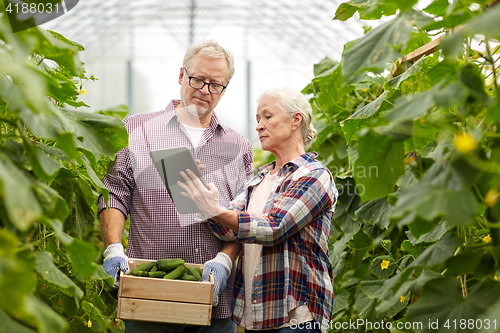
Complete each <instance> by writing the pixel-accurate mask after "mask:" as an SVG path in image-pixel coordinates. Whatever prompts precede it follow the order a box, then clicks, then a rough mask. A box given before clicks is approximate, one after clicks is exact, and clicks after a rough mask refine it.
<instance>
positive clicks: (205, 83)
mask: <svg viewBox="0 0 500 333" xmlns="http://www.w3.org/2000/svg"><path fill="white" fill-rule="evenodd" d="M183 68H184V72H186V75H187V77H188V84H189V86H190V87H191V88H193V89H196V90H201V89H203V88H204V87H205V85H207V86H208V92H210V93H211V94H214V95H220V94H222V93H223V92H224V90H226V88H227V85H228V84H229V82H228V83H227V84H226V85H223V84H220V83H214V82H205V81H203V80H202V79H199V78H197V77H194V76H189V73H188V72H187V70H186V67H183ZM191 79H196V80H199V81H201V82H203V85H202V86H201V87H200V88H196V87H193V86H192V85H191ZM212 84H216V85H218V86H221V87H222V90H221V92H220V93H214V92H212V90H210V85H212Z"/></svg>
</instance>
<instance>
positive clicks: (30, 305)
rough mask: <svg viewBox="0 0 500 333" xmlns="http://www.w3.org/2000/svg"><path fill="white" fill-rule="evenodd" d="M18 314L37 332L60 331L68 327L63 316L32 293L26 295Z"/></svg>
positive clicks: (60, 332)
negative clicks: (22, 307)
mask: <svg viewBox="0 0 500 333" xmlns="http://www.w3.org/2000/svg"><path fill="white" fill-rule="evenodd" d="M18 316H19V317H18V318H20V319H21V320H23V321H25V322H29V323H31V324H32V326H35V327H36V328H37V332H39V333H62V332H65V330H66V329H68V327H69V325H68V322H67V321H66V320H65V319H64V317H62V316H60V315H59V314H58V313H57V312H55V311H54V310H53V309H52V308H51V307H50V306H48V305H47V304H45V303H44V302H43V301H41V300H40V299H38V298H36V297H35V296H33V295H29V296H28V297H26V299H25V305H24V309H23V310H22V311H20V313H19V314H18Z"/></svg>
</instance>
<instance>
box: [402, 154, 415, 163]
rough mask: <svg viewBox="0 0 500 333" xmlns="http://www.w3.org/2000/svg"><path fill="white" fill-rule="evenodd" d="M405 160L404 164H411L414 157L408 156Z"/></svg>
mask: <svg viewBox="0 0 500 333" xmlns="http://www.w3.org/2000/svg"><path fill="white" fill-rule="evenodd" d="M403 162H404V164H406V165H409V164H411V163H412V162H413V157H411V156H408V157H407V158H405V159H404V160H403Z"/></svg>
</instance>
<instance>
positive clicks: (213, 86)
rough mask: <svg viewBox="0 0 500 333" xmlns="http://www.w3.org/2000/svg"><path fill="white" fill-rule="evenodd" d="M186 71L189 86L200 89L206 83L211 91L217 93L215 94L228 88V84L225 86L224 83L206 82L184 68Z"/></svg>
mask: <svg viewBox="0 0 500 333" xmlns="http://www.w3.org/2000/svg"><path fill="white" fill-rule="evenodd" d="M184 72H186V75H187V77H188V78H189V86H190V87H191V88H193V89H198V90H201V89H203V87H204V86H205V85H208V91H210V93H212V94H215V95H220V94H222V92H223V91H224V89H226V87H227V86H223V85H222V84H218V83H208V82H205V81H203V80H201V79H198V78H196V77H193V76H189V74H188V72H187V70H186V69H185V68H184Z"/></svg>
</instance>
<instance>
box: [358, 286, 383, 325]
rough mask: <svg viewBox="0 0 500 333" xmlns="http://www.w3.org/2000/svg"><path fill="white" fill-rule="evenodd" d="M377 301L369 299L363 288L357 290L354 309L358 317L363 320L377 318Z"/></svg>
mask: <svg viewBox="0 0 500 333" xmlns="http://www.w3.org/2000/svg"><path fill="white" fill-rule="evenodd" d="M376 303H377V301H376V300H375V299H371V298H369V297H368V296H367V295H366V294H365V293H364V292H363V290H362V289H361V288H356V295H355V296H354V304H353V308H354V310H355V312H354V314H355V316H356V317H359V318H361V319H372V318H374V317H375V305H376Z"/></svg>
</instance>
